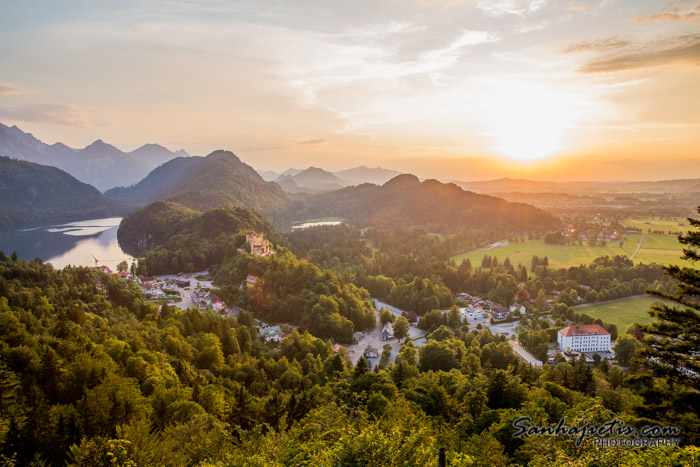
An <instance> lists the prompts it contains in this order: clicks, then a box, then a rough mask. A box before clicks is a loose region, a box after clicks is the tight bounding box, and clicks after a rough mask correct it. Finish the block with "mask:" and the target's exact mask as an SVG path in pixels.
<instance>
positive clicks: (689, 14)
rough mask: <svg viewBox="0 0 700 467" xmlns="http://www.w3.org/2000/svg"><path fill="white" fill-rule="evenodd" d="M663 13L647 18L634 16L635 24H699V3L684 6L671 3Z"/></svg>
mask: <svg viewBox="0 0 700 467" xmlns="http://www.w3.org/2000/svg"><path fill="white" fill-rule="evenodd" d="M665 10H666V11H664V12H663V13H658V14H655V15H649V16H635V17H634V21H635V22H637V23H654V22H659V21H670V22H677V21H687V22H689V23H700V2H695V5H691V6H686V5H683V4H680V3H672V4H671V5H670V6H669V7H667V8H666V9H665Z"/></svg>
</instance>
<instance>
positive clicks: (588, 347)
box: [557, 324, 610, 352]
mask: <svg viewBox="0 0 700 467" xmlns="http://www.w3.org/2000/svg"><path fill="white" fill-rule="evenodd" d="M557 343H558V344H559V348H560V349H562V350H564V351H572V350H575V351H578V352H609V351H610V333H609V332H608V331H606V330H605V329H604V328H603V327H602V326H600V325H599V324H585V325H581V326H568V327H565V328H564V329H560V330H559V332H558V333H557Z"/></svg>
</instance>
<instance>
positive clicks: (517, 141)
mask: <svg viewBox="0 0 700 467" xmlns="http://www.w3.org/2000/svg"><path fill="white" fill-rule="evenodd" d="M494 100H495V104H494V105H493V107H492V110H491V112H490V114H489V116H488V120H489V124H490V126H491V133H490V134H491V136H492V138H493V140H494V149H495V150H496V151H498V152H499V153H501V154H503V155H504V156H506V157H510V158H513V159H520V160H532V159H540V158H543V157H547V156H550V155H552V154H554V153H556V152H557V151H559V150H560V149H562V148H563V147H564V137H565V132H566V128H567V126H568V125H569V123H570V120H571V117H572V109H568V108H567V105H566V103H565V99H564V97H563V96H561V95H559V94H558V93H556V92H553V91H551V90H549V89H547V88H543V87H541V86H534V85H530V84H524V83H513V82H509V83H507V84H504V85H503V86H499V87H498V94H497V96H496V97H495V99H494Z"/></svg>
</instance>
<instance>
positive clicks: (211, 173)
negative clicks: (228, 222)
mask: <svg viewBox="0 0 700 467" xmlns="http://www.w3.org/2000/svg"><path fill="white" fill-rule="evenodd" d="M105 195H106V196H107V197H109V198H112V199H115V200H119V201H124V202H131V203H136V204H140V205H146V204H149V203H151V202H153V201H158V200H162V199H168V200H170V201H175V202H177V203H179V204H181V205H183V206H186V207H188V208H190V209H194V210H197V211H206V210H208V209H212V208H215V207H219V206H226V205H230V206H244V207H249V208H254V209H256V210H258V211H260V212H262V213H263V214H265V215H267V216H269V217H272V218H275V219H276V218H278V217H280V216H279V213H280V211H281V210H282V208H283V207H285V206H287V205H289V203H291V202H292V201H293V198H292V197H291V196H290V195H288V194H287V193H285V192H284V191H282V189H281V188H280V186H279V185H277V184H276V183H272V182H266V181H265V180H263V179H262V177H260V175H259V174H258V173H257V172H256V171H255V170H254V169H253V168H252V167H250V166H248V165H246V164H244V163H243V162H241V160H240V159H238V157H236V155H235V154H233V153H232V152H230V151H214V152H212V153H211V154H209V155H208V156H206V157H178V158H176V159H173V160H171V161H169V162H166V163H165V164H163V165H161V166H160V167H158V168H156V169H155V170H153V171H152V172H151V173H150V174H148V176H147V177H146V178H144V179H143V180H142V181H141V182H139V183H137V184H136V185H133V186H130V187H126V188H114V189H112V190H109V191H107V192H106V193H105ZM281 217H284V215H282V216H281Z"/></svg>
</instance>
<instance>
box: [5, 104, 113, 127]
mask: <svg viewBox="0 0 700 467" xmlns="http://www.w3.org/2000/svg"><path fill="white" fill-rule="evenodd" d="M0 117H1V118H3V119H7V120H11V121H19V122H47V123H57V124H60V125H69V126H76V127H80V128H88V129H91V128H94V125H93V124H92V122H91V120H92V119H91V112H90V111H88V110H87V109H84V108H82V107H78V106H76V105H70V104H32V105H28V106H25V107H21V108H17V109H10V108H3V107H0ZM101 126H109V125H101Z"/></svg>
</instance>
